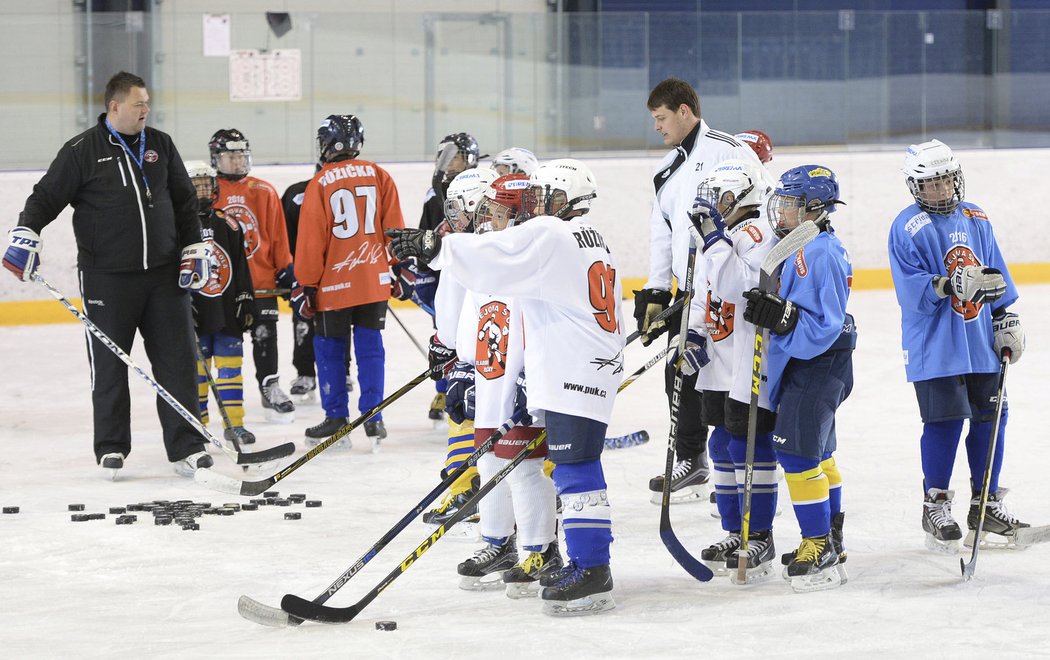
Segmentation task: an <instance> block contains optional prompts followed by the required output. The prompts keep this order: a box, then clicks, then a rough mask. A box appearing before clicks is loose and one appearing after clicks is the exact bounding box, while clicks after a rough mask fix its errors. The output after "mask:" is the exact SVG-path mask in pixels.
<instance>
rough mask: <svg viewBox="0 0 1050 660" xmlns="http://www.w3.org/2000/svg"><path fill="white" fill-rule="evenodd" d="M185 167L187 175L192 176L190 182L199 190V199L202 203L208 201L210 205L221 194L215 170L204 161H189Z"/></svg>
mask: <svg viewBox="0 0 1050 660" xmlns="http://www.w3.org/2000/svg"><path fill="white" fill-rule="evenodd" d="M185 165H186V173H187V174H189V175H190V181H192V182H193V187H194V188H196V189H197V199H198V200H200V201H201V202H204V201H205V200H206V201H207V203H208V204H209V205H210V204H211V203H212V201H214V200H215V197H216V195H218V194H219V182H218V180H217V179H216V178H215V177H216V172H215V168H214V167H212V166H211V165H209V164H208V163H206V162H204V161H203V160H188V161H186V163H185ZM202 210H203V209H202Z"/></svg>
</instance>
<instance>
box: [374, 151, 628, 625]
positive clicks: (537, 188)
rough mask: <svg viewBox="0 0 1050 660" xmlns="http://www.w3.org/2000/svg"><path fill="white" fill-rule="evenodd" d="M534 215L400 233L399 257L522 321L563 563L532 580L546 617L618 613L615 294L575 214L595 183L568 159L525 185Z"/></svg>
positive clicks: (602, 253)
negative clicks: (612, 552) (611, 477)
mask: <svg viewBox="0 0 1050 660" xmlns="http://www.w3.org/2000/svg"><path fill="white" fill-rule="evenodd" d="M530 182H531V184H532V186H533V187H532V188H531V193H532V194H533V195H535V199H536V209H537V212H538V217H535V218H532V219H530V220H529V221H528V222H525V223H523V224H520V225H517V226H515V227H511V228H510V229H507V230H505V231H501V232H489V233H487V234H482V235H480V236H479V235H466V234H453V235H449V236H446V237H444V238H441V237H440V236H438V235H437V234H436V233H434V232H428V231H423V230H418V229H417V230H402V231H396V232H393V233H392V234H391V236H392V238H393V242H392V243H391V245H392V249H393V250H394V253H395V254H396V255H398V257H399V258H406V257H412V256H414V257H419V258H420V259H422V260H424V261H427V262H429V263H430V265H431V267H433V268H436V269H440V270H442V271H444V272H445V274H446V276H451V277H454V278H456V279H457V280H459V281H460V282H462V283H463V285H464V286H466V287H468V288H471V289H474V290H487V291H489V292H491V293H492V295H501V296H513V297H514V298H515V302H516V304H517V306H518V309H520V311H521V313H522V316H523V319H524V330H525V338H526V344H525V373H526V374H528V408H529V413H530V414H531V415H533V416H534V417H537V418H538V419H543V421H545V423H546V426H547V433H548V448H549V452H550V459H551V461H552V462H554V464H555V468H554V485H555V487H556V488H557V490H558V494H559V496H560V497H561V499H562V505H563V510H564V512H565V513H564V516H563V524H564V528H565V544H566V551H567V554H568V556H569V563H568V564H567V565H566V566H565V567H564V568H562V569H561V570H559V571H557V572H555V573H553V574H551V575H548V576H547V577H545V578H543V579H541V580H540V584H541V585H543V586H544V587H545V588H544V589H543V591H542V593H541V597H542V598H543V600H544V601H545V607H544V612H546V613H548V614H551V615H555V616H560V615H578V614H594V613H598V612H602V611H606V610H609V609H612V608H613V607H615V603H614V602H613V599H612V586H613V581H612V573H611V571H610V569H609V546H610V544H611V543H612V519H611V515H610V509H609V501H608V497H607V495H606V490H605V489H606V485H605V476H604V474H603V472H602V466H601V460H600V459H601V452H602V448H603V447H604V444H605V430H606V428H607V427H608V423H609V418H610V417H611V415H612V406H613V400H614V398H615V395H616V389H617V386H618V385H619V383H620V380H621V378H622V371H623V346H624V334H623V320H622V319H623V317H622V313H621V310H620V300H621V284H620V278H619V277H618V275H617V272H616V266H615V263H614V261H613V258H612V255H611V254H610V253H609V249H608V248H607V247H606V244H605V239H604V238H603V237H602V235H601V234H600V233H598V231H597V230H596V229H594V228H593V227H592V226H591V225H590V224H589V223H587V222H585V221H584V220H583V218H582V217H581V216H583V215H584V214H585V213H586V212H587V211H589V210H590V200H591V199H593V198H594V197H595V196H596V193H597V185H596V184H595V180H594V175H593V174H592V173H591V172H590V169H589V168H588V167H587V166H586V165H584V164H583V163H581V162H580V161H578V160H574V159H571V158H566V159H558V160H553V161H551V162H549V163H546V164H544V165H541V166H540V167H539V168H537V169H536V171H535V172H533V174H532V176H531V177H530Z"/></svg>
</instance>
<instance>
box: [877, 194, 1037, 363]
mask: <svg viewBox="0 0 1050 660" xmlns="http://www.w3.org/2000/svg"><path fill="white" fill-rule="evenodd" d="M889 249H890V270H891V271H892V273H893V286H894V288H895V289H896V290H897V302H898V303H900V306H901V347H902V348H903V349H904V366H905V369H906V370H907V374H908V381H909V382H915V381H918V380H929V379H931V378H940V377H942V376H957V375H961V374H975V373H995V372H996V371H998V370H999V360H998V359H997V358H996V356H995V349H994V347H993V346H994V344H993V335H992V321H991V318H992V310H991V309H990V308H991V307H994V308H995V309H1000V308H1002V307H1006V306H1008V305H1010V304H1012V303H1013V302H1014V301H1015V300H1017V288H1016V287H1015V286H1014V282H1013V279H1011V278H1010V272H1009V271H1008V270H1007V268H1006V262H1005V261H1004V260H1003V255H1002V253H1001V252H1000V251H999V245H998V244H997V243H996V242H995V235H994V234H993V233H992V223H990V222H988V216H987V215H985V213H984V211H982V210H981V208H980V207H978V206H977V205H975V204H970V203H969V202H963V203H962V204H960V205H959V208H957V209H956V210H955V211H954V212H953V213H951V214H950V215H936V214H933V215H931V214H929V213H926V212H924V211H922V210H921V209H919V207H918V205H916V204H912V205H911V206H909V207H908V208H906V209H904V210H903V211H901V212H900V214H899V215H898V216H897V218H896V219H895V220H894V221H893V226H892V227H891V228H890V239H889ZM962 266H989V267H992V268H998V269H999V270H1000V271H1002V273H1003V278H1004V279H1005V280H1006V295H1004V296H1003V297H1002V298H1000V299H999V300H996V301H994V302H993V303H990V304H988V303H986V304H974V303H970V302H963V301H961V300H959V299H958V298H956V297H955V296H948V297H947V298H940V297H938V296H937V293H936V292H935V291H934V289H933V278H934V276H942V277H947V276H948V275H949V274H951V273H952V272H954V271H955V269H956V268H959V267H962Z"/></svg>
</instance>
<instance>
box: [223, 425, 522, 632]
mask: <svg viewBox="0 0 1050 660" xmlns="http://www.w3.org/2000/svg"><path fill="white" fill-rule="evenodd" d="M524 413H525V411H524V410H517V411H515V412H514V414H513V415H512V416H511V418H510V419H508V420H507V421H506V422H504V423H503V425H502V426H501V427H499V428H498V429H496V431H495V432H494V433H493V434H492V435H490V436H489V437H488V439H487V440H485V442H483V443H482V444H481V445H480V446H479V447H478V448H477V449H475V450H474V453H472V454H471V455H470V456H468V457H467V458H466V459H465V460H464V461H463V462H462V463H461V464H460V465H459V467H457V468H456V469H455V470H453V471H452V473H451V474H449V475H448V476H446V477H445V478H444V479H443V480H442V481H441V483H439V484H438V485H437V486H435V487H434V489H433V490H431V491H430V492H429V493H427V494H426V495H425V496H424V497H423V499H422V500H420V501H419V504H417V505H416V506H415V508H413V509H412V510H411V511H409V512H408V513H406V514H405V516H404V517H403V518H401V520H399V521H398V522H397V523H396V524H395V525H394V526H393V527H391V528H390V529H389V530H387V532H386V534H383V536H382V538H380V539H379V540H378V541H376V542H375V543H374V544H373V545H372V547H371V548H369V549H368V550H367V551H366V552H365V554H363V555H361V556H360V557H358V559H357V561H355V562H354V563H353V564H352V565H351V566H350V568H348V569H346V570H345V571H343V574H342V575H340V576H339V577H337V578H336V579H335V581H334V582H332V584H330V585H328V587H327V588H326V589H325V590H324V591H322V592H321V593H319V594H318V595H317V596H316V597H315V598H314V599H313V600H312V601H310V602H311V603H312V604H314V605H318V606H319V605H324V604H325V603H326V602H327V601H328V599H329V598H331V597H332V596H334V595H335V592H337V591H339V590H340V589H341V588H342V587H343V585H345V584H346V583H347V582H349V581H350V578H352V577H354V575H356V574H357V572H358V571H360V570H361V569H362V568H364V566H365V564H367V563H368V562H370V561H372V559H373V558H374V557H375V556H376V555H377V554H379V551H380V550H382V549H383V548H385V547H386V546H387V544H389V543H390V542H391V541H392V540H394V538H395V537H396V536H397V535H398V534H400V533H401V532H403V531H404V530H405V528H407V527H408V526H409V525H410V524H411V523H412V521H413V520H415V519H416V517H418V516H419V514H420V513H422V512H423V510H424V509H425V508H426V507H427V505H429V504H430V503H431V502H433V501H434V500H435V499H436V498H437V497H438V496H439V495H441V493H443V492H445V489H446V488H448V487H449V486H451V485H452V483H453V482H455V481H456V480H457V479H459V478H460V477H461V476H463V474H464V473H465V472H466V471H467V470H469V469H470V468H472V467H474V466H475V465H476V464H477V462H478V459H480V458H481V456H482V455H483V454H485V452H487V451H489V450H490V449H492V447H493V446H494V445H495V444H496V443H497V442H499V440H500V438H502V437H503V436H504V435H505V434H506V433H507V432H508V431H510V430H511V429H512V428H514V427H515V426H517V425H518V424H519V423H520V422H521V418H522V416H523V415H524ZM237 612H238V613H240V615H241V616H242V617H244V618H245V619H248V620H249V621H254V622H255V623H258V624H261V625H264V626H273V627H275V628H283V627H287V626H298V625H299V624H300V623H302V622H303V620H302V619H301V618H299V617H297V616H292V615H290V614H288V613H287V612H285V611H284V610H282V609H278V608H276V607H270V606H269V605H264V604H263V603H260V602H259V601H257V600H255V599H253V598H249V597H248V596H241V597H240V599H239V600H238V601H237Z"/></svg>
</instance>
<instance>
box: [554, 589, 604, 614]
mask: <svg viewBox="0 0 1050 660" xmlns="http://www.w3.org/2000/svg"><path fill="white" fill-rule="evenodd" d="M615 608H616V601H614V600H613V597H612V592H611V591H607V592H605V593H601V594H592V595H590V596H584V597H583V598H577V599H576V600H545V601H543V613H544V614H546V615H547V616H558V617H563V616H588V615H591V614H599V613H601V612H608V611H609V610H611V609H615Z"/></svg>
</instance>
